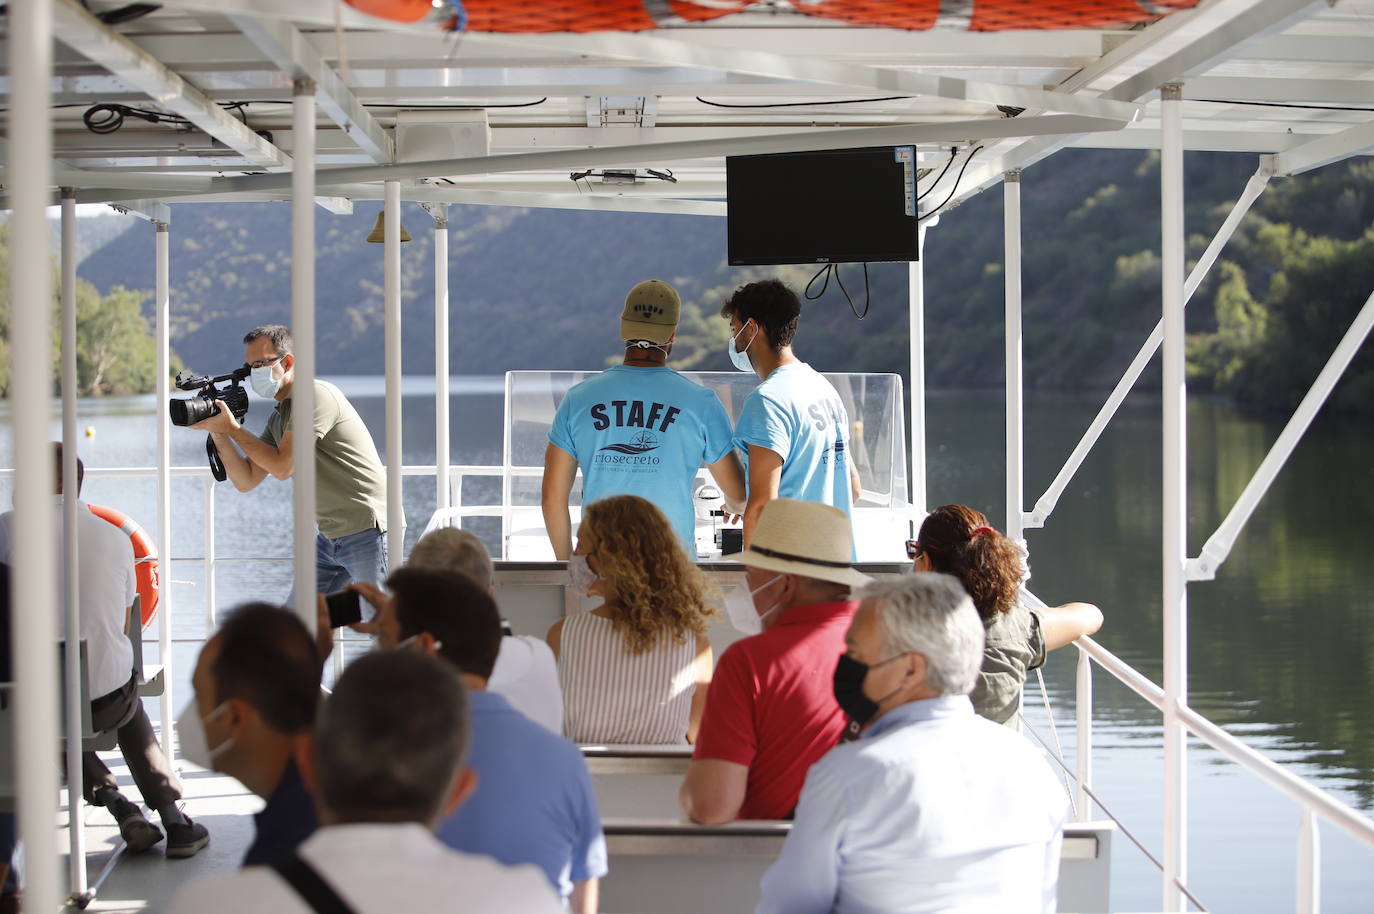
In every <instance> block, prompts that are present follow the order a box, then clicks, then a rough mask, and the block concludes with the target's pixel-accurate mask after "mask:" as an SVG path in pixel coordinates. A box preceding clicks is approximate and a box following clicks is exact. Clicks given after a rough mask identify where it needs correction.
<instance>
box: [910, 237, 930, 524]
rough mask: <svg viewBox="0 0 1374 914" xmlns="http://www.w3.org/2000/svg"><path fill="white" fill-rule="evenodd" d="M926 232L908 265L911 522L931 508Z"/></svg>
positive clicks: (917, 244)
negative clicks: (928, 492) (928, 501)
mask: <svg viewBox="0 0 1374 914" xmlns="http://www.w3.org/2000/svg"><path fill="white" fill-rule="evenodd" d="M926 229H927V226H925V225H922V226H921V227H920V228H919V229H917V232H918V234H917V238H916V251H917V258H918V259H916V260H913V261H911V262H910V263H908V264H907V265H906V291H907V296H906V300H907V327H908V340H909V343H908V345H909V346H910V351H911V368H910V371H911V374H910V379H911V384H910V390H909V392H908V393H909V394H910V399H911V507H912V518H911V519H912V522H913V523H919V521H920V517H921V515H923V514H925V512H926V510H927V509H928V508H929V507H930V506H929V505H927V504H926V277H925V269H924V267H923V266H922V261H921V260H920V259H919V258H921V257H924V256H925V246H926Z"/></svg>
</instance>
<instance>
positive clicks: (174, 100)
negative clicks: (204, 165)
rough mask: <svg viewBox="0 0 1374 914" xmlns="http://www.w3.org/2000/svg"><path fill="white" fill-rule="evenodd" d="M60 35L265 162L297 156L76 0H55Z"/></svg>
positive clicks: (274, 165) (280, 164) (276, 164)
mask: <svg viewBox="0 0 1374 914" xmlns="http://www.w3.org/2000/svg"><path fill="white" fill-rule="evenodd" d="M53 20H54V21H53V25H54V30H53V34H54V36H55V37H56V38H57V39H58V40H59V41H61V42H62V43H63V44H65V45H67V46H68V47H70V48H72V49H73V50H75V51H77V52H79V53H81V54H83V55H85V56H86V57H88V58H90V59H91V60H93V61H95V62H96V63H98V64H100V65H101V66H102V67H104V68H105V69H106V70H108V71H109V72H110V73H112V74H113V75H115V76H118V77H119V78H120V79H122V80H124V81H125V82H127V83H129V84H130V85H132V86H134V87H135V88H137V89H138V90H139V91H141V92H144V93H146V94H147V96H148V98H150V99H151V100H152V101H153V102H154V103H156V104H158V105H160V106H161V107H163V108H165V109H167V110H168V111H170V112H172V113H174V114H177V115H180V116H181V117H184V118H186V119H187V120H188V121H190V122H191V123H192V124H195V125H196V126H197V127H199V128H200V129H201V130H204V131H205V132H206V133H208V134H209V135H210V136H212V137H214V138H215V139H217V140H219V141H220V142H221V143H224V144H225V145H226V146H228V147H229V148H230V149H233V150H235V151H237V152H238V153H239V154H240V155H242V156H243V157H244V158H246V159H248V160H249V161H250V162H252V163H254V164H255V165H258V166H260V167H262V168H269V169H277V170H285V169H288V168H290V166H291V157H290V156H289V155H287V154H286V153H284V152H282V151H281V150H280V149H278V148H277V147H275V146H273V145H272V144H271V143H269V142H268V141H267V140H265V139H263V138H262V137H260V136H258V134H257V132H256V131H254V130H253V129H252V128H251V127H249V126H248V125H247V124H244V123H243V122H242V121H240V120H239V119H238V118H236V117H234V116H233V115H231V114H229V113H228V112H227V111H225V110H224V109H223V108H221V107H220V106H219V105H218V104H216V103H215V102H213V101H211V100H210V99H208V98H206V97H205V95H204V94H202V93H201V92H200V90H199V89H197V88H196V87H195V86H192V85H191V84H190V83H188V82H187V81H186V80H185V79H183V78H182V77H181V76H180V75H179V74H177V73H175V72H173V71H172V70H170V69H169V68H168V67H167V66H166V65H165V64H163V63H162V62H161V61H160V60H158V59H157V58H156V57H154V56H152V55H151V54H149V53H148V52H147V51H145V50H143V49H142V48H140V47H138V46H137V45H135V44H134V43H133V42H132V41H130V40H129V39H128V38H125V37H124V36H123V35H121V34H119V33H118V32H116V31H114V30H113V29H111V28H110V27H109V26H107V25H105V24H104V23H103V22H101V21H100V20H99V19H97V18H96V17H95V16H93V15H91V13H90V12H88V11H87V10H86V9H85V8H84V7H82V6H81V4H80V3H78V2H76V0H53Z"/></svg>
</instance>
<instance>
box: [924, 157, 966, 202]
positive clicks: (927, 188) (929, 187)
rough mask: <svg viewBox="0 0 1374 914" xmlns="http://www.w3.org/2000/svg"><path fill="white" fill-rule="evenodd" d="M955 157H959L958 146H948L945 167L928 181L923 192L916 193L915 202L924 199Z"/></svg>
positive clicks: (942, 176)
mask: <svg viewBox="0 0 1374 914" xmlns="http://www.w3.org/2000/svg"><path fill="white" fill-rule="evenodd" d="M957 158H959V147H958V146H951V147H949V158H948V159H947V160H946V161H945V167H944V168H941V169H940V173H939V174H938V175H936V177H935V180H934V181H931V182H930V184H929V186H927V187H926V189H925V191H924V192H923V193H921V194H918V195H917V197H916V202H917V203H920V202H921V201H922V200H924V199H925V198H926V197H927V196H928V195H929V194H930V192H931V191H932V190H934V189H935V186H936V185H937V184H939V183H940V181H941V180H942V179H943V178H944V176H945V172H947V171H949V166H951V165H953V164H954V160H955V159H957Z"/></svg>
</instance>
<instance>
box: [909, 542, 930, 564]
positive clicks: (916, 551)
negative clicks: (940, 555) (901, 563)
mask: <svg viewBox="0 0 1374 914" xmlns="http://www.w3.org/2000/svg"><path fill="white" fill-rule="evenodd" d="M925 552H926V550H925V548H924V547H922V546H921V541H920V540H907V541H906V557H907V558H909V559H911V560H912V561H913V562H914V561H916V560H917V559H919V558H920V557H921V556H923V555H925Z"/></svg>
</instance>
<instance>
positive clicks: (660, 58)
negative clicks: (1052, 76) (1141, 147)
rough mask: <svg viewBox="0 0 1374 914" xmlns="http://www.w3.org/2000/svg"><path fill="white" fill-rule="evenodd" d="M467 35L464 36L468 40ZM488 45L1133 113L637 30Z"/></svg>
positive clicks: (1106, 103)
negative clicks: (703, 42) (522, 47)
mask: <svg viewBox="0 0 1374 914" xmlns="http://www.w3.org/2000/svg"><path fill="white" fill-rule="evenodd" d="M471 37H472V36H469V38H471ZM482 38H483V39H486V42H487V43H491V44H507V45H513V46H521V45H532V46H535V47H539V48H541V49H544V50H549V51H556V52H558V53H561V54H588V55H594V56H602V57H609V58H612V59H616V60H632V61H643V62H644V63H647V64H652V65H654V66H678V67H706V68H710V69H713V70H720V71H722V72H726V73H739V74H743V75H746V76H754V77H766V78H771V79H782V80H787V81H789V82H797V81H801V82H808V83H814V84H815V85H817V86H832V87H845V88H848V89H856V90H860V91H863V92H872V93H874V94H876V95H921V96H931V97H934V98H943V99H953V100H956V101H967V102H978V103H982V104H986V105H1009V106H1013V107H1017V108H1034V109H1037V110H1040V111H1051V112H1055V113H1061V114H1078V115H1086V116H1088V117H1101V118H1117V119H1120V120H1125V121H1129V120H1131V119H1132V118H1134V117H1135V116H1136V115H1137V114H1138V113H1139V108H1137V107H1136V106H1134V105H1131V104H1128V103H1125V102H1121V101H1119V100H1118V101H1116V102H1113V101H1112V100H1110V99H1103V98H1097V97H1091V96H1075V95H1069V94H1066V93H1062V92H1048V91H1045V90H1043V89H1034V88H1028V87H1025V86H1011V85H1000V84H997V83H988V82H980V81H976V80H964V79H956V78H951V77H946V76H933V75H929V74H924V73H913V72H911V71H909V70H899V69H892V68H886V67H873V66H865V65H862V64H855V63H846V62H842V61H835V60H825V59H822V58H820V57H818V56H810V57H808V56H804V55H795V56H794V55H791V54H776V53H772V52H769V51H763V50H759V49H758V47H757V46H755V47H751V48H737V49H729V50H725V49H718V48H710V47H704V46H702V45H699V44H691V43H688V42H685V41H679V40H677V39H672V38H657V37H653V36H650V35H644V34H627V33H623V32H600V33H595V34H585V35H564V34H558V35H537V36H523V35H499V36H482Z"/></svg>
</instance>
